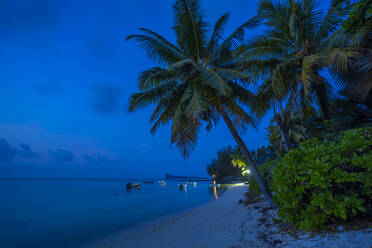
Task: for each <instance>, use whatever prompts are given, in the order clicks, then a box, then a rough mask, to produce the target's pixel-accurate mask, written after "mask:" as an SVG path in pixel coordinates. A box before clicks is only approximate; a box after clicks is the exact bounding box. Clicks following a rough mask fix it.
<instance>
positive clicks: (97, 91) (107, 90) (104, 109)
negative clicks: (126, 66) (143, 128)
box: [91, 84, 123, 114]
mask: <svg viewBox="0 0 372 248" xmlns="http://www.w3.org/2000/svg"><path fill="white" fill-rule="evenodd" d="M122 97H123V90H122V89H121V88H120V87H118V86H115V85H104V84H101V85H96V86H95V87H93V88H92V100H91V107H92V108H93V110H94V111H95V112H97V113H99V114H111V113H113V112H115V111H116V110H117V109H118V108H119V106H120V99H121V98H122Z"/></svg>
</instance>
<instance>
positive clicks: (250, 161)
mask: <svg viewBox="0 0 372 248" xmlns="http://www.w3.org/2000/svg"><path fill="white" fill-rule="evenodd" d="M218 111H219V112H220V114H221V116H222V118H223V119H224V121H225V123H226V125H227V127H228V128H229V129H230V132H231V134H232V136H233V137H234V139H235V141H236V143H237V144H238V146H239V148H240V150H241V151H242V154H243V156H244V158H245V160H246V162H247V163H248V165H249V167H250V169H251V171H252V174H253V177H254V179H255V180H256V182H257V184H258V187H259V188H260V190H261V191H262V193H263V195H264V197H265V199H266V200H267V202H268V203H269V204H270V205H271V206H272V207H276V206H275V204H274V202H273V201H272V198H271V192H270V191H269V190H268V188H267V187H266V185H265V183H264V182H263V180H262V178H261V176H260V174H259V172H258V169H257V166H256V164H255V162H254V161H253V159H252V157H251V155H250V153H249V151H248V148H247V147H246V145H245V143H244V142H243V140H242V139H241V137H240V136H239V134H238V132H237V130H236V128H235V126H234V124H233V123H232V121H231V119H230V117H229V116H228V115H227V113H226V112H225V110H224V108H223V106H222V105H221V104H219V105H218Z"/></svg>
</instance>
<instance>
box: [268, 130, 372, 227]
mask: <svg viewBox="0 0 372 248" xmlns="http://www.w3.org/2000/svg"><path fill="white" fill-rule="evenodd" d="M272 187H273V189H274V192H275V193H274V200H275V201H276V203H277V205H278V207H279V211H278V213H279V216H280V217H281V218H283V220H284V221H285V222H288V223H293V224H295V225H296V226H298V227H299V228H301V229H303V230H319V229H324V228H326V225H327V224H331V223H340V222H345V221H348V220H350V219H352V218H353V217H356V216H357V215H363V214H368V212H369V213H370V211H371V208H372V128H358V129H353V130H349V131H346V132H344V133H342V134H341V135H340V136H339V137H338V138H337V139H336V140H335V141H332V142H329V141H324V142H320V141H319V140H318V139H311V140H308V141H305V142H303V143H301V144H300V146H299V147H298V148H296V149H292V150H291V151H289V152H288V153H287V154H286V155H285V156H284V158H283V159H282V161H281V162H280V163H279V164H278V165H277V166H276V167H275V168H274V172H273V178H272Z"/></svg>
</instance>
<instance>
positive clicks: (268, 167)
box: [249, 158, 281, 191]
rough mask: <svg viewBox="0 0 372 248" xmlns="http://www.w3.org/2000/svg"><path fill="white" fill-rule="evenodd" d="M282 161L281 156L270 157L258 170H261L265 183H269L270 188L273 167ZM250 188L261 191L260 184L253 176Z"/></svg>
mask: <svg viewBox="0 0 372 248" xmlns="http://www.w3.org/2000/svg"><path fill="white" fill-rule="evenodd" d="M280 161H281V159H280V158H276V159H269V160H267V161H266V162H265V163H263V164H262V165H260V166H259V167H258V171H259V172H260V175H261V177H262V179H263V181H264V183H265V185H267V186H268V187H269V188H270V187H271V178H272V174H273V169H274V167H275V166H276V165H277V164H278V163H279V162H280ZM249 189H250V190H252V191H260V189H259V188H258V184H257V183H256V181H255V180H254V179H253V178H251V180H250V183H249Z"/></svg>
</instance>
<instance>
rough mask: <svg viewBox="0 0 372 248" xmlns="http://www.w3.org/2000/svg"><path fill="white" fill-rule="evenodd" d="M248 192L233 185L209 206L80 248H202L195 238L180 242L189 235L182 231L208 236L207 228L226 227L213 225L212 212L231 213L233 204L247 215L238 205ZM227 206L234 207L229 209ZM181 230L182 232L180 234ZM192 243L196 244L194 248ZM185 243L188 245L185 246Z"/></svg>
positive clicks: (180, 212) (92, 242) (169, 215)
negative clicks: (199, 220) (199, 230)
mask: <svg viewBox="0 0 372 248" xmlns="http://www.w3.org/2000/svg"><path fill="white" fill-rule="evenodd" d="M246 190H247V185H231V186H229V187H228V189H227V190H226V191H225V192H224V193H223V194H222V195H221V196H220V197H219V198H218V199H215V200H212V201H209V202H205V203H203V204H201V205H198V206H195V207H193V208H189V209H185V210H181V211H179V212H176V213H172V214H167V215H165V216H161V217H158V218H156V219H154V220H150V221H146V222H143V223H140V224H138V225H135V226H133V227H130V228H126V229H122V230H118V231H117V232H115V233H112V234H109V235H107V236H105V237H102V238H99V239H96V240H93V241H91V242H89V243H85V244H82V245H80V246H78V247H79V248H125V247H138V248H146V247H153V248H157V247H167V248H171V247H177V248H181V247H199V246H197V245H198V242H197V240H196V239H195V238H194V235H193V237H192V238H191V237H189V238H188V240H186V239H185V240H183V241H182V240H180V239H182V236H185V235H184V234H185V232H186V230H182V231H181V230H180V229H181V228H182V229H184V227H185V225H187V226H188V227H189V228H190V229H188V231H187V232H188V234H189V235H190V234H194V233H195V230H194V228H200V229H201V230H204V233H205V232H208V230H207V229H206V226H212V225H213V226H215V227H218V226H221V225H222V223H215V224H213V221H212V222H211V220H212V219H214V218H215V216H212V215H211V210H212V212H216V213H217V212H218V213H220V212H221V207H222V208H223V209H226V210H227V211H230V210H231V204H232V205H236V206H237V207H240V208H241V210H243V211H240V212H239V213H240V214H242V213H244V212H245V211H244V206H243V205H241V204H239V203H238V201H239V199H242V198H243V194H244V192H245V191H246ZM232 198H233V199H232ZM226 203H227V204H228V205H230V206H225V205H226ZM213 210H215V211H213ZM240 214H239V215H240ZM203 216H204V217H205V216H206V217H207V219H205V221H204V223H203V225H195V224H194V222H195V221H196V219H200V218H198V217H203ZM220 217H223V216H220ZM239 217H240V216H239ZM237 228H238V227H237ZM177 230H180V231H179V232H178V231H177ZM234 230H235V229H234ZM166 236H168V237H169V239H167V238H166ZM198 236H200V235H198ZM204 241H205V242H206V243H210V240H209V239H206V240H204ZM169 242H173V243H174V245H173V246H172V245H171V244H170V243H169ZM189 242H194V245H193V244H191V243H189ZM182 243H184V245H183V244H182ZM181 244H182V245H181ZM227 244H229V242H228V243H226V244H225V245H227ZM190 245H191V246H190ZM195 245H196V246H195ZM200 247H201V246H200ZM211 247H218V246H211ZM221 247H222V246H221ZM223 247H226V246H223Z"/></svg>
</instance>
